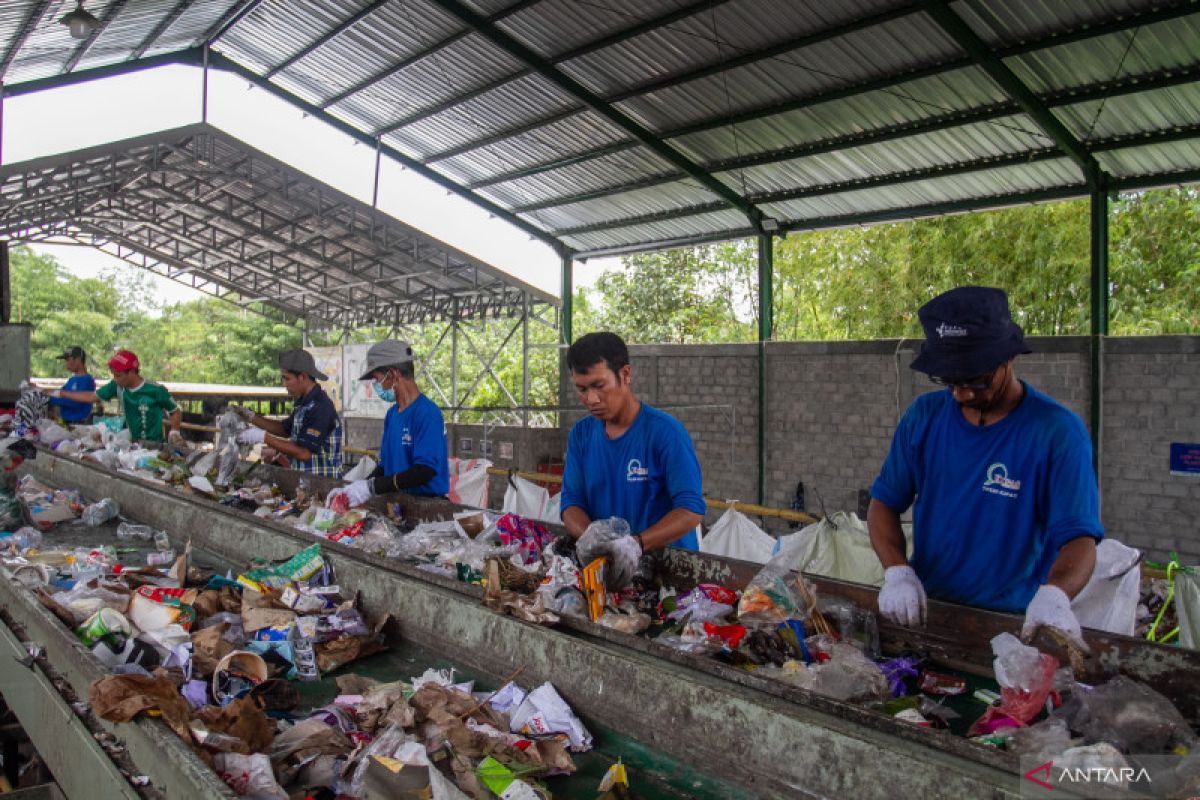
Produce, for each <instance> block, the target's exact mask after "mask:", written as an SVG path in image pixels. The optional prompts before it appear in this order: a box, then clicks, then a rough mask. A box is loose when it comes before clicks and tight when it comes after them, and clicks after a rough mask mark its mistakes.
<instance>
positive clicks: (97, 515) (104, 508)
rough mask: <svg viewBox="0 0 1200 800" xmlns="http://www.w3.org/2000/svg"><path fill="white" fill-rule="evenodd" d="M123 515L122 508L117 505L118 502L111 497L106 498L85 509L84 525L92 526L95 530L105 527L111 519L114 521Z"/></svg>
mask: <svg viewBox="0 0 1200 800" xmlns="http://www.w3.org/2000/svg"><path fill="white" fill-rule="evenodd" d="M120 513H121V507H120V506H119V505H117V501H116V500H113V499H112V498H111V497H105V498H103V499H102V500H97V501H96V502H95V503H92V504H91V505H90V506H88V507H87V508H85V509H83V515H82V519H83V524H85V525H90V526H92V527H93V528H95V527H97V526H99V525H103V524H104V523H106V522H108V521H109V520H110V519H113V518H114V517H116V516H117V515H118V514H120Z"/></svg>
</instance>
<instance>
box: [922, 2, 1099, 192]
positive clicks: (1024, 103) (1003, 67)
mask: <svg viewBox="0 0 1200 800" xmlns="http://www.w3.org/2000/svg"><path fill="white" fill-rule="evenodd" d="M921 6H922V8H924V10H925V13H927V14H928V15H929V16H930V17H932V18H933V21H934V22H936V23H937V25H938V27H939V28H941V29H942V30H943V31H944V32H945V33H946V35H947V36H949V37H950V38H951V39H952V40H953V41H954V42H955V43H957V44H958V46H959V47H961V48H962V49H963V50H965V51H966V52H967V54H968V55H970V57H971V60H972V61H974V62H975V63H976V64H978V65H979V66H980V67H981V68H982V69H983V70H984V72H986V73H987V74H988V76H989V77H990V78H991V79H992V80H993V81H995V82H996V84H997V85H998V86H999V87H1000V88H1001V89H1003V90H1004V91H1005V92H1006V93H1007V94H1008V95H1009V96H1010V97H1011V98H1012V99H1014V100H1016V101H1017V103H1018V104H1020V106H1021V109H1022V110H1024V112H1025V113H1026V114H1027V115H1028V116H1029V117H1030V118H1031V119H1032V120H1033V121H1034V122H1035V123H1036V124H1037V126H1038V127H1039V128H1041V129H1042V130H1043V131H1044V132H1045V133H1046V135H1047V136H1048V137H1050V140H1051V141H1052V142H1054V143H1055V144H1056V145H1058V148H1059V149H1060V150H1062V151H1063V152H1064V153H1066V154H1067V155H1068V156H1069V157H1070V158H1071V160H1072V161H1074V162H1075V163H1076V164H1077V165H1078V166H1079V168H1080V170H1082V171H1083V176H1084V179H1085V180H1086V181H1087V183H1088V186H1092V185H1093V184H1094V183H1095V182H1096V181H1097V179H1098V178H1097V176H1100V175H1102V174H1103V170H1101V169H1100V165H1099V164H1098V163H1096V159H1095V158H1093V157H1092V155H1091V153H1089V152H1088V151H1087V148H1085V147H1084V146H1083V143H1082V142H1080V141H1079V140H1078V139H1076V138H1075V135H1074V134H1072V133H1071V132H1070V131H1069V130H1067V126H1066V125H1064V124H1063V123H1062V121H1061V120H1060V119H1059V118H1058V117H1056V116H1054V114H1053V113H1052V112H1051V111H1050V109H1049V108H1047V107H1046V105H1045V104H1044V103H1042V101H1041V100H1040V99H1039V98H1038V96H1037V95H1035V94H1034V93H1033V90H1032V89H1030V88H1029V87H1028V86H1026V85H1025V83H1024V82H1023V81H1021V79H1020V78H1018V77H1017V75H1016V73H1015V72H1013V71H1012V70H1011V69H1010V68H1009V67H1008V65H1007V64H1005V63H1004V61H1003V59H1002V58H1000V57H999V56H997V55H996V54H995V53H994V52H993V51H992V49H991V47H989V46H988V44H987V42H985V41H984V40H983V39H982V38H981V37H980V36H979V34H977V33H975V31H974V30H972V29H971V26H970V25H968V24H967V23H966V22H964V21H963V18H962V17H960V16H959V15H958V14H957V13H955V11H954V10H953V9H952V8H950V6H949V3H948V1H947V0H921Z"/></svg>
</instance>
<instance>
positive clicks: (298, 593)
mask: <svg viewBox="0 0 1200 800" xmlns="http://www.w3.org/2000/svg"><path fill="white" fill-rule="evenodd" d="M0 494H3V493H0ZM14 499H15V501H16V502H17V503H18V504H19V505H21V506H22V507H23V508H22V513H23V515H24V516H26V517H28V516H30V515H31V512H33V511H34V510H36V509H41V508H46V507H52V508H58V507H62V508H66V509H69V510H70V515H69V516H68V517H66V518H65V519H63V520H59V521H58V522H69V521H70V520H76V519H79V518H81V517H82V516H83V515H84V514H85V513H86V510H87V509H88V508H90V507H91V506H92V505H97V504H91V505H89V504H88V503H86V502H85V501H84V499H83V498H81V497H80V496H79V494H78V493H77V492H71V491H64V490H55V489H51V488H50V487H46V486H44V485H43V484H40V483H39V482H37V481H36V480H34V479H33V478H31V477H30V476H24V477H22V479H21V480H20V481H19V482H18V494H17V495H16V496H15V497H14ZM108 504H111V500H110V501H108V503H107V504H104V505H105V506H106V508H107V505H108ZM113 510H114V512H115V504H114V505H113ZM43 522H44V521H43ZM54 525H55V523H44V524H42V525H37V526H34V525H26V526H24V527H20V528H19V529H18V530H17V531H15V532H13V533H5V534H3V535H0V548H2V552H3V555H2V556H0V566H2V568H3V571H4V573H5V576H6V577H8V578H10V579H12V580H16V581H19V582H21V583H23V584H24V585H26V586H27V587H28V588H29V589H30V590H31V591H33V592H35V593H36V595H37V597H38V599H39V600H40V602H41V603H42V604H43V605H44V606H45V607H47V608H48V609H50V610H51V611H52V612H53V613H54V614H55V615H56V616H57V617H59V619H60V620H61V621H62V622H63V623H64V624H65V625H67V626H68V627H70V628H71V629H72V630H74V631H75V634H76V636H77V637H78V638H79V640H80V641H81V642H82V643H83V644H84V645H85V646H86V647H88V648H89V649H90V650H91V652H92V653H93V655H94V656H95V657H96V658H97V659H98V660H99V661H101V662H102V663H104V664H105V665H106V666H107V667H108V668H109V670H110V672H111V674H110V675H109V676H108V677H105V678H102V679H100V680H99V681H97V682H96V683H94V684H93V685H92V686H91V688H90V691H89V694H88V701H89V705H90V707H91V709H92V711H94V712H95V713H96V714H97V715H98V716H100V717H101V718H103V719H106V720H109V721H112V722H125V721H129V720H132V719H134V718H135V717H137V716H139V715H141V714H146V713H150V714H154V715H157V716H160V717H161V718H162V719H163V721H164V722H165V723H166V724H167V725H168V726H169V727H170V728H171V729H172V730H173V731H174V732H175V733H176V734H177V735H178V736H179V737H180V738H181V739H182V740H183V741H185V742H186V743H188V744H189V745H190V746H191V747H192V748H193V749H194V751H195V752H196V753H197V754H198V755H199V756H200V757H201V758H202V759H203V760H204V761H206V762H207V763H209V764H210V765H211V766H212V767H213V768H214V769H215V770H216V771H217V772H218V774H220V775H221V776H222V778H223V779H224V780H225V781H226V782H227V783H229V785H230V786H231V787H232V788H233V789H234V790H235V791H237V792H238V793H239V794H241V795H244V796H253V797H258V798H287V797H289V796H296V795H297V793H299V796H319V795H321V794H324V795H326V796H334V795H337V796H344V797H356V798H357V797H362V798H382V797H395V796H399V795H404V793H411V794H413V796H425V797H435V798H465V797H479V798H482V797H490V796H493V795H496V796H504V797H517V798H519V797H527V798H538V797H547V796H549V794H548V792H545V791H544V788H543V787H541V786H540V781H541V780H542V779H544V778H548V777H551V776H556V775H569V774H572V773H574V772H575V770H576V766H575V763H574V760H573V759H572V757H571V753H572V752H583V751H586V750H589V749H590V748H591V746H592V737H591V735H590V734H589V733H588V731H587V729H586V728H585V727H584V725H583V724H582V723H581V722H580V721H579V719H578V718H577V717H576V716H575V714H574V712H573V711H572V710H571V709H570V707H569V706H568V705H567V704H566V703H565V702H564V701H563V700H562V698H561V697H560V696H559V695H558V693H557V691H556V690H555V689H554V687H553V686H552V685H551V684H549V683H545V684H542V685H540V686H537V687H534V688H533V689H532V690H529V691H526V690H525V689H523V688H522V687H520V686H519V685H517V684H516V683H514V682H512V681H511V680H510V681H508V682H506V683H505V684H504V685H503V686H502V687H501V688H500V689H499V690H498V691H495V692H490V693H488V692H475V691H474V686H473V684H472V683H469V682H468V683H462V682H456V680H455V679H454V671H453V669H450V670H443V671H437V670H432V669H431V670H428V671H427V672H426V673H424V674H423V675H419V676H414V677H412V678H410V679H409V680H406V681H395V682H379V681H376V680H372V679H369V678H365V677H360V676H357V675H353V674H343V675H341V676H339V677H338V678H337V679H336V683H337V687H338V696H337V697H336V698H335V699H334V701H333V702H332V703H330V704H328V705H326V706H323V707H320V708H316V709H313V710H311V711H307V712H302V711H300V710H299V708H300V703H301V695H300V692H299V690H298V687H297V685H296V684H295V683H294V682H293V681H296V680H300V681H314V680H318V679H319V678H320V676H321V675H322V674H326V673H329V672H332V671H334V670H339V669H341V668H342V667H345V666H346V665H347V664H349V663H351V662H353V661H355V660H357V659H360V658H362V657H365V656H367V655H371V654H373V653H376V652H379V651H380V650H382V649H384V647H385V644H384V634H383V629H384V627H385V625H386V623H387V621H388V619H387V617H386V616H385V617H382V618H380V619H375V620H371V619H368V618H367V617H366V616H365V615H364V614H363V613H362V612H361V610H360V609H359V607H358V602H357V597H356V596H354V595H353V594H352V593H351V592H348V591H346V590H345V589H344V588H343V587H341V586H339V585H338V583H337V582H336V576H335V574H334V572H333V570H332V567H331V565H330V564H329V563H328V562H327V561H326V560H325V559H324V558H323V557H322V555H321V544H320V543H319V542H318V543H314V544H312V545H311V546H309V547H306V548H304V549H303V550H301V551H299V552H298V553H296V554H295V555H294V556H293V557H292V558H290V559H288V560H286V561H285V562H283V563H280V564H269V563H260V564H252V565H250V568H248V569H246V570H244V571H242V572H240V573H239V574H236V575H234V574H232V573H228V574H225V575H220V574H214V573H212V572H211V571H208V570H204V569H202V568H199V567H197V566H196V565H194V564H192V563H191V552H190V544H187V543H185V544H184V545H183V547H182V553H181V554H180V555H178V556H175V555H174V550H173V549H169V548H171V539H170V536H168V535H167V534H166V533H165V532H163V531H156V530H154V529H153V528H151V527H149V526H145V525H137V524H133V523H130V522H124V521H121V522H119V524H118V525H117V535H116V538H117V542H116V544H115V545H114V544H107V545H104V546H97V547H94V548H91V549H87V548H73V549H66V548H55V547H53V546H50V544H49V543H51V542H52V541H53V539H54V538H55V537H54V530H53V526H54ZM126 544H128V545H136V546H137V547H128V548H127V547H124V546H123V545H126ZM144 546H151V547H153V548H154V549H152V550H148V551H147V550H143V549H141V548H142V547H144ZM143 555H144V556H145V560H146V561H147V562H148V563H147V564H146V566H135V565H134V564H132V563H130V562H131V561H134V560H136V561H141V560H142V556H143ZM122 556H128V558H125V559H124V560H122ZM168 556H169V558H168ZM514 677H515V676H514ZM606 782H607V784H609V785H610V786H611V785H621V786H624V785H627V779H626V778H625V777H624V771H623V769H622V768H619V767H618V768H615V771H612V774H611V775H610V776H608V777H607V778H606Z"/></svg>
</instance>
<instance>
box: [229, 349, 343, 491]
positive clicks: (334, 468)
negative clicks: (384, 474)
mask: <svg viewBox="0 0 1200 800" xmlns="http://www.w3.org/2000/svg"><path fill="white" fill-rule="evenodd" d="M279 371H280V375H281V379H282V381H283V388H284V389H285V390H286V391H287V393H288V394H289V395H290V396H291V397H292V398H293V399H294V400H295V401H296V405H295V407H294V408H293V409H292V413H291V414H289V415H288V416H287V417H286V418H285V419H282V420H279V419H271V418H270V417H264V416H263V415H262V414H256V413H254V412H253V411H251V410H250V409H248V408H243V407H241V406H230V408H231V409H233V410H234V411H235V412H237V413H238V414H239V415H241V417H242V419H244V420H246V422H247V423H249V424H250V425H251V426H252V427H250V428H247V429H246V430H244V431H242V432H241V433H240V434H238V444H258V443H259V442H263V443H264V444H266V445H268V446H270V447H273V448H275V449H276V450H277V451H279V452H280V453H282V454H284V455H285V456H287V457H288V461H289V462H290V464H291V467H292V469H295V470H299V471H301V472H309V473H312V474H313V475H322V476H324V477H327V478H340V477H342V421H341V419H340V418H339V417H338V413H337V409H336V408H334V407H333V401H332V400H330V399H329V395H327V394H326V393H325V390H324V389H322V388H321V385H320V384H319V383H317V381H325V380H329V376H327V375H325V374H324V373H323V372H321V371H320V370H318V369H317V364H316V362H315V361H313V357H312V354H311V353H309V352H308V351H307V350H299V349H297V350H287V351H285V352H283V353H280V355H279Z"/></svg>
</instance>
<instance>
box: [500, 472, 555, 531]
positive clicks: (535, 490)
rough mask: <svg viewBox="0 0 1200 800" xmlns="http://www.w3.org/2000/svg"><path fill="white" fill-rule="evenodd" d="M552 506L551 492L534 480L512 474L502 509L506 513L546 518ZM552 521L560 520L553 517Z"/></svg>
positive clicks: (532, 517) (529, 517)
mask: <svg viewBox="0 0 1200 800" xmlns="http://www.w3.org/2000/svg"><path fill="white" fill-rule="evenodd" d="M549 507H550V492H548V491H546V489H545V488H544V487H542V486H538V485H537V484H536V483H534V482H533V481H527V480H525V479H524V478H522V477H519V476H517V475H510V476H509V478H508V487H507V488H506V489H505V490H504V505H503V506H501V509H502V510H503V511H504V513H506V514H517V515H518V516H522V517H526V518H528V519H540V520H546V519H547V513H548V509H549ZM549 521H550V522H557V521H558V520H554V519H551V520H549Z"/></svg>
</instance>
